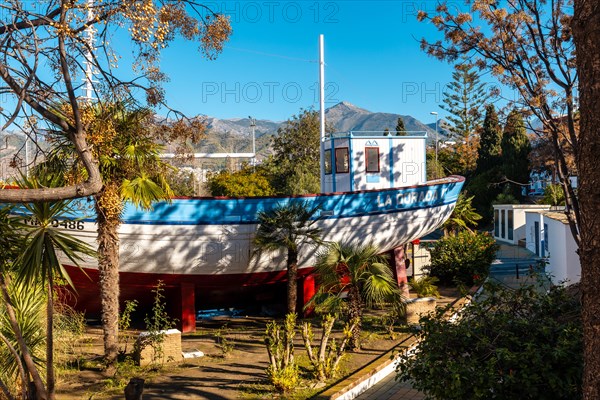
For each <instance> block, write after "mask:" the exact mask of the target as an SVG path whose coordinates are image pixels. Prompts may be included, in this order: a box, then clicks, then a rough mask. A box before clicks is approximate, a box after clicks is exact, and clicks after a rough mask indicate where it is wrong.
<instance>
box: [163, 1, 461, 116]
mask: <svg viewBox="0 0 600 400" xmlns="http://www.w3.org/2000/svg"><path fill="white" fill-rule="evenodd" d="M203 4H207V5H209V6H211V8H213V9H214V10H215V11H217V12H222V13H225V14H227V15H229V16H230V17H231V23H232V27H233V31H234V33H233V36H232V37H231V40H230V41H229V42H228V43H227V45H226V47H225V50H224V52H223V53H222V54H221V55H220V56H219V57H218V59H217V60H214V61H208V60H206V59H203V58H202V57H201V55H200V54H199V53H198V52H196V46H195V44H194V43H189V42H184V41H178V42H176V43H174V44H172V45H171V46H170V47H169V48H168V49H166V51H164V53H163V59H162V62H161V65H162V67H163V69H164V71H165V72H167V73H168V74H169V76H170V79H171V81H170V82H169V83H168V84H167V85H166V87H165V88H166V90H167V99H168V102H169V104H170V106H171V107H173V108H176V109H179V110H181V111H184V112H185V113H186V114H188V115H194V114H206V115H210V116H215V117H218V118H234V117H240V118H242V117H246V116H248V115H251V116H253V117H255V118H258V119H272V120H285V119H287V118H289V117H290V116H291V115H293V114H296V113H298V111H299V110H300V108H309V107H314V108H315V109H318V86H317V81H318V63H317V62H316V61H317V59H318V46H317V44H318V36H319V34H321V33H322V34H324V35H325V59H326V81H327V83H328V86H327V94H326V100H327V102H326V107H329V106H332V105H334V104H336V103H338V102H339V101H342V100H345V101H348V102H351V103H353V104H355V105H357V106H360V107H363V108H366V109H368V110H370V111H382V112H392V113H399V114H409V115H412V116H414V117H416V118H418V119H419V120H421V121H422V122H425V123H430V122H434V121H435V117H434V116H433V115H430V112H431V111H437V112H439V113H440V117H443V115H444V112H443V110H441V109H440V108H439V104H441V102H442V92H443V88H444V85H445V84H446V83H447V82H449V81H450V79H451V73H452V65H448V64H447V63H444V62H440V61H438V60H435V59H433V58H431V57H429V56H427V55H426V54H424V53H423V52H422V51H421V50H420V48H419V39H420V38H421V37H423V36H425V37H426V38H429V39H433V38H436V37H438V33H437V32H436V31H435V29H433V27H432V26H431V25H430V24H427V23H419V22H417V20H416V13H417V10H419V9H424V10H427V11H433V10H434V7H435V4H436V2H434V1H403V0H397V1H382V0H375V1H367V0H338V1H328V0H321V1H316V0H306V1H298V0H296V1H285V0H273V1H270V0H264V1H263V0H256V1H254V0H240V1H223V0H211V1H206V2H203ZM451 6H454V7H456V8H460V7H462V8H464V7H465V6H464V4H463V2H462V1H461V2H457V3H455V4H451Z"/></svg>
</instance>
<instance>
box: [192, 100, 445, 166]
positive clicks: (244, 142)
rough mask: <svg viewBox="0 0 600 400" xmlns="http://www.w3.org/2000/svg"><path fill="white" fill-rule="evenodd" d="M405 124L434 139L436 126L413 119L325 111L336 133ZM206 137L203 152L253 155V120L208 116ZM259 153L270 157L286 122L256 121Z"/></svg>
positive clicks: (345, 105)
mask: <svg viewBox="0 0 600 400" xmlns="http://www.w3.org/2000/svg"><path fill="white" fill-rule="evenodd" d="M399 117H401V118H402V120H403V121H404V127H405V128H406V130H407V131H413V132H415V131H418V132H427V134H428V141H429V142H433V141H434V138H435V122H434V123H432V124H424V123H422V122H421V121H419V120H418V119H416V118H414V117H412V116H410V115H401V114H393V113H383V112H372V111H369V110H366V109H364V108H360V107H358V106H355V105H354V104H351V103H349V102H346V101H342V102H341V103H338V104H336V105H334V106H332V107H329V108H327V109H326V110H325V120H326V121H327V123H328V124H331V125H332V126H333V128H334V130H335V131H336V132H350V131H376V132H382V131H384V130H385V129H389V130H390V131H394V130H395V128H396V124H397V122H398V118H399ZM438 122H439V126H438V129H439V131H438V135H439V139H440V140H445V138H446V137H447V131H446V130H445V129H444V127H445V121H443V120H440V121H438ZM205 123H206V125H207V128H208V130H207V137H206V139H204V140H203V141H202V143H201V144H200V146H199V149H198V151H200V152H211V153H221V152H251V151H252V149H251V146H252V141H251V140H250V139H251V135H252V127H251V120H250V117H248V118H229V119H220V118H214V117H210V116H207V117H205ZM255 124H256V126H255V130H256V149H257V153H258V154H259V158H262V157H261V155H262V156H265V155H266V154H268V153H269V144H270V137H271V136H272V135H275V134H277V130H278V129H279V127H281V126H282V125H283V124H285V121H271V120H256V121H255Z"/></svg>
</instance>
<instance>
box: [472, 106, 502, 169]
mask: <svg viewBox="0 0 600 400" xmlns="http://www.w3.org/2000/svg"><path fill="white" fill-rule="evenodd" d="M501 143H502V128H501V127H500V123H499V122H498V114H497V113H496V108H495V107H494V105H493V104H488V106H487V107H486V108H485V119H484V120H483V127H482V129H481V134H480V138H479V151H478V153H477V154H478V157H477V173H483V172H485V171H488V170H490V169H492V168H494V167H496V166H497V165H499V163H500V160H501V156H500V154H501V150H502V147H501Z"/></svg>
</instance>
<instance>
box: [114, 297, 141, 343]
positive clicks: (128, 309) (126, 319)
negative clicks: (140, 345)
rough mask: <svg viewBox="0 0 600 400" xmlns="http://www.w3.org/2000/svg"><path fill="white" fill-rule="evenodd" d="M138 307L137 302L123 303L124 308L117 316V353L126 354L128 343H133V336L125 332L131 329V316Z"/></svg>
mask: <svg viewBox="0 0 600 400" xmlns="http://www.w3.org/2000/svg"><path fill="white" fill-rule="evenodd" d="M137 305H138V302H137V300H127V301H125V308H124V309H123V311H122V312H121V315H119V345H120V348H119V353H120V354H121V355H125V354H127V350H128V347H129V342H131V341H133V340H134V339H133V336H132V335H131V333H128V332H127V330H128V329H129V328H130V327H131V314H132V313H133V312H134V311H135V309H136V307H137Z"/></svg>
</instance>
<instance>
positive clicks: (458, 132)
mask: <svg viewBox="0 0 600 400" xmlns="http://www.w3.org/2000/svg"><path fill="white" fill-rule="evenodd" d="M454 69H455V71H454V72H453V73H452V81H451V82H450V83H449V84H448V85H447V86H446V90H445V91H444V99H443V102H444V104H442V105H441V106H440V107H441V108H442V109H443V110H445V111H447V112H448V113H450V115H449V116H448V117H447V119H448V121H449V122H450V132H451V133H452V134H453V135H454V136H456V137H457V138H458V139H460V140H464V139H467V138H469V137H471V135H473V134H474V133H477V131H478V130H479V128H480V127H481V119H482V117H483V113H482V110H483V108H484V107H485V103H486V101H487V100H488V99H489V98H490V93H488V92H487V91H486V88H485V83H484V82H481V81H480V80H479V73H478V72H477V71H476V70H474V65H472V64H469V63H466V62H464V63H460V64H457V65H456V66H455V67H454Z"/></svg>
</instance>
